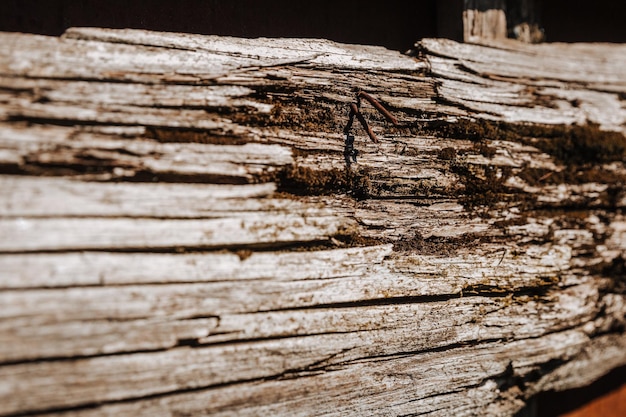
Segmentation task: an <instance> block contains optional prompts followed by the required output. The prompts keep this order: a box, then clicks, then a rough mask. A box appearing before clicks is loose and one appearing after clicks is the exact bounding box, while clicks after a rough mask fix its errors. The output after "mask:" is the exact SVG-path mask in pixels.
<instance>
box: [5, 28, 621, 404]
mask: <svg viewBox="0 0 626 417" xmlns="http://www.w3.org/2000/svg"><path fill="white" fill-rule="evenodd" d="M625 59H626V47H625V46H622V45H558V44H546V45H538V46H533V45H522V44H517V43H506V44H504V43H500V44H497V45H495V44H494V45H491V46H486V45H485V46H477V45H467V44H458V43H454V42H451V41H446V40H440V39H439V40H437V39H425V40H423V41H421V42H420V43H419V44H418V45H416V49H415V51H414V52H413V53H412V54H411V55H401V54H398V53H395V52H392V51H388V50H385V49H382V48H378V47H369V46H358V45H341V44H336V43H332V42H328V41H323V40H300V39H235V38H224V37H212V36H197V35H185V34H170V33H153V32H144V31H134V30H107V29H87V28H82V29H71V30H69V31H68V32H67V33H66V34H65V35H64V36H63V37H61V38H51V37H43V36H35V35H24V34H9V33H2V34H0V173H1V174H2V175H0V236H1V239H0V305H2V309H0V317H1V318H0V415H2V416H9V415H25V414H28V415H35V414H45V415H59V416H79V415H80V416H98V415H145V416H154V415H205V414H211V415H277V414H278V415H341V416H344V415H417V414H424V415H433V416H435V415H446V416H448V415H458V416H461V415H503V416H504V415H514V414H515V413H516V412H517V411H518V410H520V409H521V408H522V407H523V406H524V404H525V402H526V401H528V400H529V399H530V398H532V396H533V395H534V394H536V393H538V392H542V391H547V390H555V389H556V390H563V389H567V388H572V387H578V386H582V385H585V384H588V383H589V382H591V381H593V380H594V379H596V378H598V377H600V376H602V375H603V374H604V373H606V372H608V371H609V370H611V369H614V368H616V367H618V366H622V365H624V364H626V335H625V334H624V333H623V329H624V323H625V316H624V315H625V312H626V306H625V304H624V302H625V299H624V292H625V289H626V287H625V284H624V252H625V251H626V218H625V217H624V212H623V211H624V207H625V206H626V194H625V193H624V183H625V182H626V170H625V169H624V162H623V161H624V156H625V155H626V140H625V139H624V136H623V133H624V132H625V131H626V105H625V101H624V100H625V97H626V82H625V80H626V65H625V64H626V62H624V61H625ZM357 88H360V89H363V90H364V91H367V92H368V93H370V94H371V95H373V96H375V97H376V98H377V99H379V100H380V101H381V102H382V103H384V105H385V106H386V107H387V108H388V109H389V110H390V111H391V112H392V113H393V114H394V116H395V117H397V118H398V120H399V123H398V125H397V126H393V125H391V124H389V123H387V122H385V121H384V119H383V117H382V116H381V115H379V114H378V113H376V111H375V110H374V109H373V108H371V107H368V105H367V103H365V104H364V105H363V106H362V111H363V112H364V114H365V117H366V118H367V120H368V121H369V123H370V125H371V127H372V129H373V130H374V131H375V132H376V134H377V136H378V137H379V138H380V139H381V141H380V143H378V144H374V143H372V142H370V141H369V139H368V138H367V136H366V135H365V133H364V131H362V130H358V129H357V130H356V131H355V133H356V135H357V140H356V143H355V146H356V148H357V149H358V150H359V157H358V161H357V163H356V164H353V165H352V167H351V168H350V169H346V166H345V161H344V155H343V152H344V142H343V140H344V136H343V133H342V131H343V127H344V126H345V124H346V122H347V117H348V105H349V104H350V103H351V102H354V100H355V98H356V90H355V89H357Z"/></svg>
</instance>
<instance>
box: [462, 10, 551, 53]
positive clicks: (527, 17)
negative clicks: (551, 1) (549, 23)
mask: <svg viewBox="0 0 626 417" xmlns="http://www.w3.org/2000/svg"><path fill="white" fill-rule="evenodd" d="M538 10H539V8H538V7H537V5H536V1H535V0H465V2H464V7H463V40H464V41H465V42H475V43H481V42H482V41H486V40H502V39H506V38H514V39H517V40H519V41H521V42H526V43H538V42H541V41H542V40H543V38H544V34H543V30H542V29H541V28H540V26H539V23H538V21H539V13H538Z"/></svg>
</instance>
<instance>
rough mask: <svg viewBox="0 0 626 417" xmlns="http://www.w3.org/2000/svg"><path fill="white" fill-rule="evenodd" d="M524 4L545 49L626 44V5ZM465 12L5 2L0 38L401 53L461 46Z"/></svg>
mask: <svg viewBox="0 0 626 417" xmlns="http://www.w3.org/2000/svg"><path fill="white" fill-rule="evenodd" d="M522 1H527V2H534V3H536V5H535V7H534V8H535V10H536V14H537V16H536V17H537V19H538V20H539V22H540V25H541V26H542V27H543V28H544V31H545V35H546V40H547V41H550V42H561V41H562V42H626V25H624V18H626V2H623V1H611V0H594V1H589V0H586V1H582V0H547V1H540V0H522ZM502 2H503V3H511V2H516V3H519V2H520V0H503V1H502ZM475 3H477V4H480V3H481V1H480V0H479V1H476V2H475ZM463 4H464V0H422V1H411V2H406V1H401V0H380V1H363V0H361V1H358V0H315V1H293V0H237V1H226V0H177V1H172V0H135V1H129V0H2V1H0V30H1V31H15V32H29V33H38V34H45V35H60V34H61V33H63V31H64V30H65V29H67V28H69V27H72V26H99V27H109V28H136V29H151V30H159V31H171V32H189V33H199V34H211V35H230V36H241V37H262V36H263V37H312V38H325V39H331V40H334V41H338V42H346V43H360V44H370V45H382V46H386V47H388V48H390V49H395V50H400V51H406V50H407V49H409V48H411V47H412V46H413V44H414V42H415V41H417V40H419V39H421V38H424V37H446V38H451V39H456V40H461V37H462V28H461V21H460V20H461V19H460V16H461V13H462V10H463ZM509 8H511V7H509Z"/></svg>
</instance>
